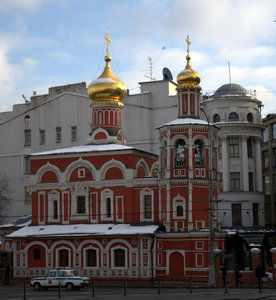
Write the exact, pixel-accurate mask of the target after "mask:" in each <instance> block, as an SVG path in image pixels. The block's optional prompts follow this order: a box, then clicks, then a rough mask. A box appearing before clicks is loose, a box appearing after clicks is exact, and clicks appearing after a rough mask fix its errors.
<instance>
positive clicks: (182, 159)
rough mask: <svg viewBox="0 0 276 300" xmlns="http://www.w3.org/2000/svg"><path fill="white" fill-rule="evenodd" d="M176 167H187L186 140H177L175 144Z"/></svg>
mask: <svg viewBox="0 0 276 300" xmlns="http://www.w3.org/2000/svg"><path fill="white" fill-rule="evenodd" d="M174 167H175V168H185V167H186V149H185V141H184V140H181V139H179V140H177V141H176V142H175V145H174Z"/></svg>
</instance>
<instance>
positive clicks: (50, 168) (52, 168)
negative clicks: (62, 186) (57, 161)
mask: <svg viewBox="0 0 276 300" xmlns="http://www.w3.org/2000/svg"><path fill="white" fill-rule="evenodd" d="M48 171H51V172H53V173H55V174H56V176H57V181H58V182H60V170H59V168H58V167H56V166H55V165H52V164H51V163H49V162H47V164H46V165H43V166H42V167H40V168H39V169H38V170H37V172H36V175H37V183H41V178H42V176H43V174H44V173H45V172H48Z"/></svg>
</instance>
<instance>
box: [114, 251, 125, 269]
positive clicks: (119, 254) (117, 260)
mask: <svg viewBox="0 0 276 300" xmlns="http://www.w3.org/2000/svg"><path fill="white" fill-rule="evenodd" d="M114 267H125V250H124V249H115V250H114Z"/></svg>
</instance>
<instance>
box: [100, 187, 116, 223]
mask: <svg viewBox="0 0 276 300" xmlns="http://www.w3.org/2000/svg"><path fill="white" fill-rule="evenodd" d="M113 206H114V205H113V192H112V191H111V190H109V189H106V190H104V191H102V192H101V219H102V220H110V221H111V220H113V218H114V214H113Z"/></svg>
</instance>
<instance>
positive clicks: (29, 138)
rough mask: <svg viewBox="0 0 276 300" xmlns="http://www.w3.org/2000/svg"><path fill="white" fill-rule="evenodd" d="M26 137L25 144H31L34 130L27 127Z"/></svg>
mask: <svg viewBox="0 0 276 300" xmlns="http://www.w3.org/2000/svg"><path fill="white" fill-rule="evenodd" d="M24 138H25V141H24V143H25V146H31V142H32V132H31V129H25V130H24Z"/></svg>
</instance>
